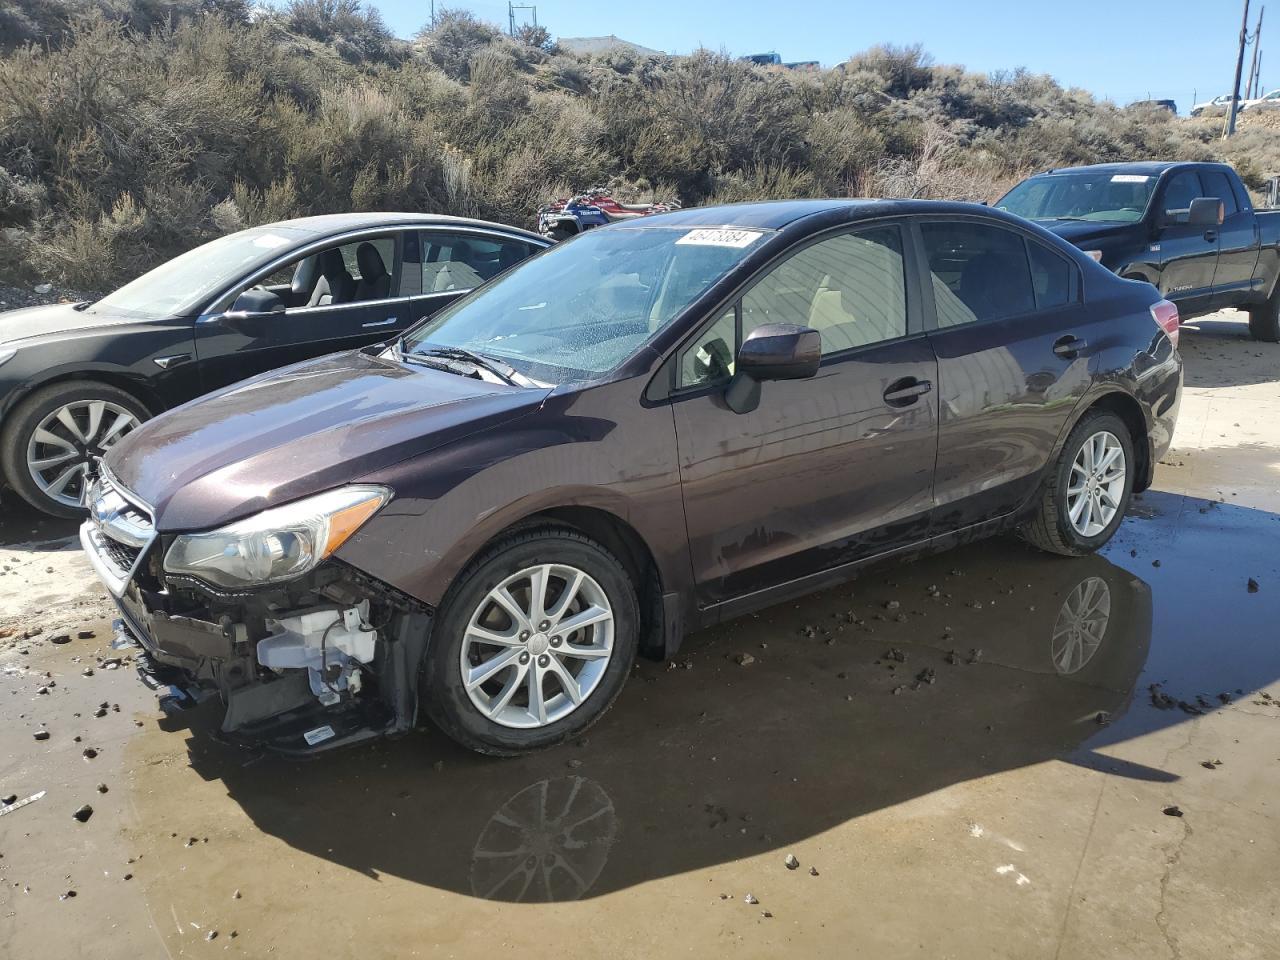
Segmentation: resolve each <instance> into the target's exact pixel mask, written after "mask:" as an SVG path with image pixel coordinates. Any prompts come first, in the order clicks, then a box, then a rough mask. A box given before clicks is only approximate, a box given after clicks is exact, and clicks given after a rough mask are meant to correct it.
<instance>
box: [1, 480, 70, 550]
mask: <svg viewBox="0 0 1280 960" xmlns="http://www.w3.org/2000/svg"><path fill="white" fill-rule="evenodd" d="M79 528H80V521H79V520H61V519H58V518H56V517H50V516H46V515H45V514H43V513H41V512H40V511H38V510H36V509H35V508H34V507H32V506H30V505H29V504H28V503H27V502H26V501H25V500H23V499H22V498H21V497H19V496H18V495H17V494H16V493H14V492H13V491H12V490H5V491H3V493H0V543H2V544H5V545H6V546H15V547H16V546H21V547H23V548H25V549H28V550H62V549H65V548H66V546H67V544H68V542H69V541H70V540H72V539H73V538H74V537H75V536H76V531H77V530H79Z"/></svg>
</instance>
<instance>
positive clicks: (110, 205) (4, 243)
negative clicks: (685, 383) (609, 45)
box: [0, 0, 1280, 289]
mask: <svg viewBox="0 0 1280 960" xmlns="http://www.w3.org/2000/svg"><path fill="white" fill-rule="evenodd" d="M1220 123H1221V121H1212V120H1206V121H1203V122H1193V121H1185V120H1180V119H1178V118H1175V117H1172V116H1170V115H1169V114H1167V113H1161V112H1151V111H1139V110H1136V109H1118V108H1116V107H1115V106H1113V105H1111V104H1108V103H1104V102H1099V101H1097V100H1095V99H1094V98H1093V97H1091V96H1090V95H1089V94H1087V93H1085V92H1083V91H1080V90H1071V89H1064V88H1063V87H1061V86H1060V85H1059V84H1057V83H1056V82H1055V81H1054V80H1052V79H1051V78H1049V77H1046V76H1037V75H1034V74H1031V73H1028V72H1026V71H1022V70H1017V71H1012V72H1008V73H1001V74H994V75H978V74H974V73H970V72H966V71H964V70H963V69H961V68H959V67H953V66H941V65H937V64H934V63H933V62H932V61H931V60H930V58H929V57H928V56H927V55H926V54H925V53H924V52H923V51H922V50H920V49H919V48H918V47H910V48H894V47H876V48H873V49H871V50H868V51H865V52H863V53H860V54H856V55H854V56H852V57H851V58H850V59H849V60H848V61H847V62H846V63H843V64H841V65H839V66H838V67H836V68H835V69H830V70H823V71H817V72H812V73H792V72H786V71H781V70H775V69H769V68H763V67H757V66H753V65H749V64H745V63H741V62H738V61H736V60H733V59H731V58H729V57H727V56H724V55H721V54H715V53H710V52H699V53H696V54H694V55H691V56H686V57H651V58H638V57H632V56H627V55H621V54H617V53H614V54H609V55H605V56H599V57H593V58H582V57H577V56H573V55H569V54H566V53H564V52H562V51H561V50H559V49H558V48H557V47H556V46H555V44H554V43H553V42H552V40H551V38H550V36H549V35H548V34H547V33H546V31H543V30H539V31H532V30H528V31H524V32H523V33H522V34H521V35H520V36H519V37H516V38H512V37H508V36H506V35H505V34H503V33H502V32H501V31H500V30H498V29H497V28H496V27H494V26H491V25H488V24H485V23H483V22H481V21H479V20H477V19H476V18H475V17H473V16H471V15H470V14H467V13H464V12H460V11H445V12H443V13H440V14H438V15H437V17H436V21H435V24H434V26H432V27H429V28H427V29H424V30H423V31H422V32H421V33H419V34H418V36H417V37H416V38H415V39H414V40H413V41H411V42H410V41H403V40H398V39H396V38H395V37H394V36H392V34H391V32H390V31H389V30H388V29H387V27H386V25H385V24H384V22H383V20H382V18H381V16H379V15H378V13H377V11H376V10H375V9H373V8H371V7H369V6H367V5H365V4H364V3H362V2H360V0H292V2H289V3H286V4H284V5H282V6H278V7H273V8H255V7H252V6H251V5H250V4H249V3H248V2H246V0H16V2H15V0H4V2H0V274H4V275H6V276H8V277H10V278H23V279H40V280H55V281H58V282H62V283H66V284H68V285H71V286H73V287H76V288H80V289H105V288H109V287H110V286H112V285H115V284H117V283H120V282H122V281H123V280H126V279H128V278H129V277H131V276H133V275H136V274H137V273H139V272H140V271H142V270H145V269H147V268H148V267H150V266H152V265H154V264H156V263H158V262H160V261H162V260H164V259H166V258H168V257H171V256H173V255H175V254H177V253H179V252H181V251H182V250H185V249H187V248H189V247H191V246H194V245H195V244H198V243H201V242H204V241H206V240H208V239H211V238H213V237H215V236H217V235H219V234H222V233H226V232H228V231H230V230H235V229H240V228H242V227H244V226H249V225H253V224H257V223H263V222H268V221H272V220H279V219H284V218H287V217H293V216H303V215H308V214H315V213H325V212H335V211H346V210H422V211H433V212H440V213H453V214H462V215H469V216H480V217H486V218H489V219H494V220H500V221H505V222H508V223H513V224H517V225H521V226H531V225H532V222H533V217H534V211H535V210H536V208H537V206H538V205H539V204H540V203H543V202H546V201H547V200H548V199H550V198H552V197H553V196H555V195H557V194H559V195H563V194H564V193H565V192H566V191H568V190H570V189H574V188H578V189H585V188H587V187H590V186H593V185H598V184H607V185H610V186H612V187H613V188H614V189H615V191H617V192H618V193H620V194H621V195H622V197H623V198H624V199H628V200H633V201H635V200H643V199H650V198H658V199H663V198H666V197H672V196H673V197H676V198H678V199H679V200H681V201H682V202H683V203H684V204H685V205H686V206H687V205H691V204H697V203H706V202H729V201H738V200H751V199H760V198H770V197H794V196H867V195H876V196H909V197H942V198H953V199H970V200H990V199H994V198H995V197H997V196H998V195H999V194H1000V193H1001V192H1002V191H1003V190H1004V189H1005V188H1007V186H1009V185H1010V184H1011V183H1013V182H1014V181H1015V180H1016V179H1017V178H1019V177H1020V176H1023V175H1025V174H1026V173H1028V172H1033V171H1035V170H1039V169H1044V168H1046V167H1051V166H1057V165H1065V164H1073V163H1085V162H1096V161H1104V160H1129V159H1145V158H1166V159H1203V158H1213V157H1226V158H1227V159H1231V160H1234V161H1235V162H1236V163H1237V166H1238V168H1239V169H1240V171H1241V173H1242V175H1244V176H1245V178H1246V181H1247V182H1249V183H1250V185H1251V186H1252V187H1255V188H1257V187H1260V186H1261V185H1262V183H1263V180H1264V179H1265V177H1266V176H1268V175H1270V174H1272V173H1276V172H1280V169H1277V168H1280V131H1278V130H1276V129H1275V128H1274V127H1272V126H1270V125H1262V124H1258V125H1254V126H1249V127H1246V128H1245V129H1244V130H1243V131H1242V133H1241V135H1240V136H1238V137H1237V138H1235V139H1234V140H1232V141H1226V142H1224V141H1222V140H1220V139H1218V136H1217V134H1218V132H1219V129H1220Z"/></svg>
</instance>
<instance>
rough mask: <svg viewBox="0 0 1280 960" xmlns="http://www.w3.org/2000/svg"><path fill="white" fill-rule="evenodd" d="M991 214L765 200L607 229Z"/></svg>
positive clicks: (930, 206) (918, 203) (924, 203)
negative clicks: (919, 215) (814, 219)
mask: <svg viewBox="0 0 1280 960" xmlns="http://www.w3.org/2000/svg"><path fill="white" fill-rule="evenodd" d="M975 212H986V213H991V212H992V211H991V209H990V208H989V207H986V206H983V205H981V204H976V203H960V202H957V201H952V200H870V199H855V200H846V199H829V200H764V201H755V202H751V203H727V204H721V205H719V206H712V207H690V208H689V209H687V210H672V211H671V212H670V213H658V214H653V215H651V216H647V217H635V218H633V219H630V220H624V221H621V222H619V223H615V224H613V225H611V227H610V229H627V228H643V227H645V226H664V227H744V228H746V227H750V228H754V229H758V230H782V229H783V228H785V227H787V226H790V225H791V224H793V223H797V222H799V221H801V220H807V219H809V218H810V217H822V218H823V219H839V220H846V221H854V220H865V219H871V218H873V217H883V216H890V215H895V214H896V215H899V216H901V215H907V214H930V213H932V214H959V213H967V214H972V213H975Z"/></svg>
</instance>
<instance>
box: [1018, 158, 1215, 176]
mask: <svg viewBox="0 0 1280 960" xmlns="http://www.w3.org/2000/svg"><path fill="white" fill-rule="evenodd" d="M1174 167H1218V168H1220V169H1230V166H1229V165H1228V164H1225V163H1210V162H1206V161H1200V160H1139V161H1135V162H1133V163H1090V164H1086V165H1085V166H1080V167H1055V168H1054V169H1052V170H1046V171H1044V172H1043V173H1038V174H1036V176H1038V177H1045V176H1052V175H1054V174H1065V173H1133V174H1141V175H1145V176H1148V177H1158V176H1160V174H1162V173H1164V172H1165V171H1166V170H1172V169H1173V168H1174Z"/></svg>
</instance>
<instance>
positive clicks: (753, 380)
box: [725, 323, 822, 413]
mask: <svg viewBox="0 0 1280 960" xmlns="http://www.w3.org/2000/svg"><path fill="white" fill-rule="evenodd" d="M821 364H822V337H821V335H820V334H819V333H818V331H817V330H814V329H813V328H812V327H801V326H798V325H796V324H793V323H766V324H762V325H761V326H758V327H756V328H755V329H754V330H752V331H751V333H749V334H748V335H747V338H746V339H745V340H743V341H742V346H741V347H739V348H738V359H737V363H736V364H735V366H734V373H733V379H732V380H730V381H729V386H728V388H727V389H726V390H725V403H726V404H728V406H729V409H730V410H732V411H733V412H734V413H750V412H751V411H752V410H754V409H755V408H756V407H758V406H759V405H760V384H761V383H762V382H763V381H765V380H806V379H808V378H809V377H813V376H816V375H817V373H818V367H819V366H821Z"/></svg>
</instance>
